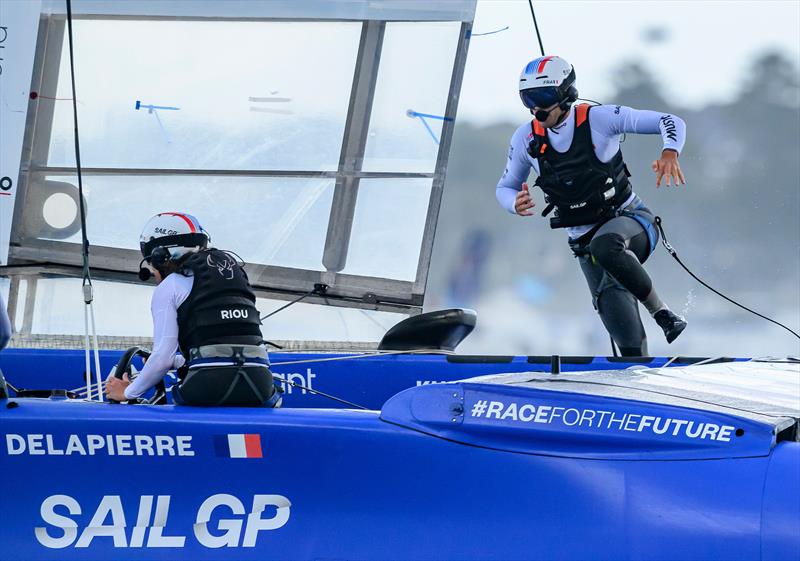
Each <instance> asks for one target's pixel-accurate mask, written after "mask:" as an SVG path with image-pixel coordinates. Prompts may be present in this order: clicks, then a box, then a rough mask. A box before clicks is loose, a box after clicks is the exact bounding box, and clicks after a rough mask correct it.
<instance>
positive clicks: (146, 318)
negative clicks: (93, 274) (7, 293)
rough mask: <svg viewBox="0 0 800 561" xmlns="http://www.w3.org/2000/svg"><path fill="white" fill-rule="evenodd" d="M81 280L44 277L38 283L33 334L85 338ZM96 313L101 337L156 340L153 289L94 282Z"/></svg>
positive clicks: (142, 286)
mask: <svg viewBox="0 0 800 561" xmlns="http://www.w3.org/2000/svg"><path fill="white" fill-rule="evenodd" d="M82 283H83V281H82V280H81V279H70V278H40V279H38V282H37V283H36V300H35V303H34V307H33V323H32V326H31V333H33V334H35V335H38V334H44V335H83V333H84V330H85V327H84V319H83V318H84V307H85V304H84V303H83V291H82V289H81V285H82ZM92 284H93V286H94V302H93V304H92V305H93V307H94V314H95V322H96V326H97V334H98V335H108V336H116V337H152V336H153V321H152V319H151V318H150V298H151V295H152V293H153V287H152V286H148V285H136V284H123V283H117V282H104V281H94V282H93V283H92Z"/></svg>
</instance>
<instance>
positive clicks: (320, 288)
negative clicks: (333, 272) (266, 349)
mask: <svg viewBox="0 0 800 561" xmlns="http://www.w3.org/2000/svg"><path fill="white" fill-rule="evenodd" d="M327 291H328V285H327V284H321V283H317V284H315V285H314V288H312V289H311V290H309V291H308V292H306V293H305V294H303V295H301V296H299V297H297V298H295V299H294V300H292V301H291V302H289V303H288V304H285V305H283V306H281V307H280V308H278V309H277V310H275V311H274V312H270V313H268V314H267V315H265V316H262V317H261V321H264V320H265V319H267V318H268V317H272V316H274V315H275V314H277V313H278V312H282V311H283V310H285V309H286V308H288V307H289V306H291V305H292V304H297V303H298V302H299V301H300V300H305V299H306V298H308V297H309V296H311V295H312V294H318V295H320V296H323V295H324V294H325V293H326V292H327ZM276 346H277V345H276Z"/></svg>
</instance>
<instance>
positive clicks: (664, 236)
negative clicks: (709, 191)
mask: <svg viewBox="0 0 800 561" xmlns="http://www.w3.org/2000/svg"><path fill="white" fill-rule="evenodd" d="M656 226H657V227H658V231H659V232H661V243H662V244H663V245H664V248H665V249H666V250H667V251H668V252H669V254H670V255H672V257H674V258H675V261H677V262H678V265H680V266H681V267H683V270H684V271H686V272H687V273H689V275H690V276H691V277H692V278H693V279H694V280H696V281H697V282H699V283H700V284H702V285H703V286H705V287H706V288H707V289H709V290H710V291H711V292H713V293H714V294H716V295H717V296H721V297H722V298H724V299H725V300H727V301H728V302H730V303H731V304H735V305H736V306H739V307H740V308H742V309H743V310H746V311H748V312H750V313H751V314H755V315H757V316H758V317H760V318H762V319H765V320H767V321H769V322H771V323H774V324H775V325H777V326H779V327H782V328H784V329H785V330H786V331H788V332H789V333H791V334H792V335H794V336H795V337H797V338H798V339H800V334H798V333H797V332H796V331H793V330H792V329H790V328H788V327H786V326H785V325H783V324H782V323H780V322H777V321H775V320H774V319H772V318H769V317H767V316H765V315H763V314H759V313H758V312H756V311H755V310H751V309H750V308H748V307H747V306H743V305H742V304H739V302H737V301H736V300H733V299H731V298H728V297H727V296H725V295H724V294H723V293H721V292H720V291H718V290H716V289H714V288H711V287H710V286H709V285H707V284H706V283H705V282H703V281H702V280H700V278H699V277H698V276H697V275H695V274H694V273H693V272H691V271H690V270H689V268H688V267H687V266H686V265H684V264H683V261H681V260H680V257H678V252H677V251H675V248H674V247H672V245H671V244H670V243H669V242H668V241H667V234H666V233H664V226H662V224H661V217H660V216H656Z"/></svg>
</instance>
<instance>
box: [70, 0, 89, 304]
mask: <svg viewBox="0 0 800 561" xmlns="http://www.w3.org/2000/svg"><path fill="white" fill-rule="evenodd" d="M67 31H68V39H69V69H70V78H71V80H72V115H73V119H74V122H75V169H76V170H77V173H78V206H79V208H80V216H81V255H82V257H83V285H84V286H86V285H87V284H88V285H89V286H91V284H92V276H91V273H90V272H89V238H88V237H87V236H86V207H85V205H84V203H83V174H82V173H81V144H80V141H79V139H78V94H77V93H76V91H75V57H74V54H73V47H72V0H67ZM87 297H88V300H87ZM84 300H85V301H86V303H87V304H88V303H89V302H91V294H89V295H88V296H87V294H86V291H84Z"/></svg>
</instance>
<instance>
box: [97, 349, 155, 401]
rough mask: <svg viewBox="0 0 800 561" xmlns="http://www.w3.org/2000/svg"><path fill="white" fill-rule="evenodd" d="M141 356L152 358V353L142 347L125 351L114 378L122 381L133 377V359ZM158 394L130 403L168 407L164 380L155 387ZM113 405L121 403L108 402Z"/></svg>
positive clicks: (115, 370)
mask: <svg viewBox="0 0 800 561" xmlns="http://www.w3.org/2000/svg"><path fill="white" fill-rule="evenodd" d="M135 356H140V357H142V358H144V359H147V358H149V357H150V351H148V350H147V349H143V348H141V347H131V348H130V349H128V350H127V351H125V352H124V353H123V354H122V356H121V357H120V358H119V362H117V366H116V367H115V369H114V377H115V378H118V379H120V380H122V377H123V376H124V375H125V374H127V375H128V378H129V379H130V376H131V362H133V357H135ZM155 388H156V393H155V395H153V397H151V398H150V399H143V398H137V399H131V400H129V401H128V403H145V404H148V405H166V403H167V386H166V384H164V380H163V378H162V379H161V380H159V381H158V383H157V384H156V386H155ZM108 401H109V402H111V403H119V401H116V400H114V399H109V400H108Z"/></svg>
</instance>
